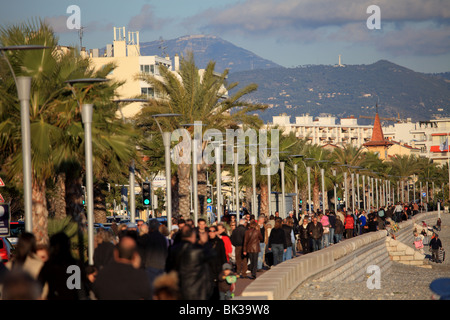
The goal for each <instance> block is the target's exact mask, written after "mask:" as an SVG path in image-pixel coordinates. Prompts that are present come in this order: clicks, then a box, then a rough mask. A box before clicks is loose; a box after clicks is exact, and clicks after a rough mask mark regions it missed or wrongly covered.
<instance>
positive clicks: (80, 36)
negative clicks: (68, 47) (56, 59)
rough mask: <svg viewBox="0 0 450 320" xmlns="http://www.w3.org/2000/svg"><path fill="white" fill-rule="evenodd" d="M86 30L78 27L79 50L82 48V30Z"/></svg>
mask: <svg viewBox="0 0 450 320" xmlns="http://www.w3.org/2000/svg"><path fill="white" fill-rule="evenodd" d="M84 29H86V27H83V26H80V29H78V37H79V38H80V50H81V48H83V30H84Z"/></svg>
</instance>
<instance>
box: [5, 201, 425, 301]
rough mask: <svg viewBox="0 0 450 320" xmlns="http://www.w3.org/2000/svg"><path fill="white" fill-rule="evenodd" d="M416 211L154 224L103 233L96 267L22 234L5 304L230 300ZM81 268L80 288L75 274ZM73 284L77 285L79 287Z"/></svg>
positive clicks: (60, 246)
mask: <svg viewBox="0 0 450 320" xmlns="http://www.w3.org/2000/svg"><path fill="white" fill-rule="evenodd" d="M417 213H418V211H417V210H416V208H415V206H414V205H411V206H408V205H403V204H400V203H399V204H397V205H390V206H388V207H386V208H385V207H380V208H378V209H377V210H371V211H370V212H369V213H368V212H366V211H364V210H361V211H360V210H358V209H356V210H354V211H346V210H345V209H343V210H338V211H337V212H334V211H333V210H325V211H324V212H321V211H318V212H311V213H309V212H300V214H298V215H297V214H296V212H294V211H291V212H289V213H288V215H287V216H286V217H285V218H281V217H280V215H279V213H278V212H276V213H275V214H274V215H270V216H265V215H260V216H258V217H255V216H253V215H251V214H248V213H247V214H245V215H243V216H242V217H241V218H240V219H239V220H237V219H236V217H235V216H234V215H230V214H228V212H225V214H224V216H223V217H222V219H221V221H220V222H214V223H213V224H211V225H208V223H207V222H206V221H205V220H204V219H202V218H200V219H198V220H197V223H196V224H195V223H194V220H193V219H187V220H184V219H181V218H179V219H173V221H172V230H168V229H167V227H166V226H165V225H164V224H161V223H160V222H158V221H157V220H156V219H150V220H149V221H148V222H147V223H145V222H143V221H139V223H138V224H135V223H128V224H123V225H116V224H113V226H112V227H111V229H110V230H106V229H102V228H100V229H98V230H97V233H96V236H95V250H94V257H93V261H94V263H93V264H92V265H86V264H85V263H82V262H81V261H80V260H77V259H75V258H74V254H73V248H72V245H71V242H70V239H69V238H68V237H67V235H66V234H64V233H58V234H55V235H53V236H52V237H51V238H50V242H49V245H48V248H47V247H38V246H37V245H36V239H35V237H34V235H33V234H32V233H28V232H25V233H23V234H21V236H20V238H19V241H18V244H17V248H16V253H15V255H14V258H13V259H12V260H11V261H9V262H8V263H7V264H6V265H5V266H3V264H0V268H2V269H0V286H2V287H3V288H2V290H1V294H2V296H1V298H2V299H48V300H58V299H72V300H79V299H95V300H97V299H98V300H104V299H105V300H115V299H119V300H127V299H132V300H137V299H155V300H158V299H164V300H170V299H174V300H176V299H184V300H210V299H211V300H219V299H221V300H227V299H231V298H232V297H233V292H234V289H235V286H236V282H237V281H239V280H240V279H242V278H248V279H252V280H253V279H255V278H256V277H257V273H258V272H259V271H262V270H268V269H270V268H271V267H273V266H276V265H278V264H279V263H281V262H283V261H286V260H289V259H292V258H294V257H296V256H298V255H300V254H308V253H310V252H314V251H317V250H321V249H323V248H326V247H328V246H331V245H334V244H336V243H339V242H340V241H342V240H343V239H350V238H352V237H355V236H358V235H361V234H364V233H366V232H372V231H377V230H381V229H385V228H386V226H387V225H389V224H391V223H398V222H400V221H402V220H407V219H408V218H410V217H411V216H412V215H414V214H417ZM71 266H72V267H73V266H79V268H80V269H79V270H80V275H79V279H78V280H79V281H78V286H76V285H75V286H74V285H69V280H68V279H69V278H71V279H72V280H73V278H72V277H71V273H70V272H68V270H69V268H70V267H71ZM73 281H75V284H76V283H77V281H76V280H73Z"/></svg>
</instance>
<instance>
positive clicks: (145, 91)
mask: <svg viewBox="0 0 450 320" xmlns="http://www.w3.org/2000/svg"><path fill="white" fill-rule="evenodd" d="M141 94H142V95H146V96H147V98H149V97H154V96H155V90H154V89H153V88H148V87H145V88H141Z"/></svg>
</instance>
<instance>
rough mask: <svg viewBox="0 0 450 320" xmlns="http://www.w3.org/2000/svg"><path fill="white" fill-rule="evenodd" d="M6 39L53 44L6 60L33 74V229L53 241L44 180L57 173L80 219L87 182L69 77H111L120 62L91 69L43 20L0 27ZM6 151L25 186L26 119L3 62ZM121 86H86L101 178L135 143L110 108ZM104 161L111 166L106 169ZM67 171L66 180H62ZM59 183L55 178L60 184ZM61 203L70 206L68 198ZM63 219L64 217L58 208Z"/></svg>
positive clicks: (1, 124) (1, 130) (1, 142)
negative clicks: (61, 49)
mask: <svg viewBox="0 0 450 320" xmlns="http://www.w3.org/2000/svg"><path fill="white" fill-rule="evenodd" d="M0 44H1V45H3V46H7V45H14V44H45V45H46V46H49V47H51V49H45V50H39V51H34V52H31V51H30V52H26V51H23V52H11V53H9V56H8V59H9V61H10V62H11V65H12V67H13V69H15V73H16V74H17V75H30V76H32V77H33V81H32V88H31V107H30V123H31V124H30V128H31V148H32V175H33V185H32V190H33V194H32V198H33V199H32V200H33V232H34V233H35V235H36V237H37V239H38V240H39V241H40V242H43V243H46V242H47V241H48V234H47V217H48V210H47V199H46V184H47V181H48V180H49V179H54V178H55V177H58V175H59V174H61V176H59V177H58V178H57V179H56V181H57V185H59V186H60V191H59V192H61V194H62V193H63V192H64V190H63V188H62V186H63V183H62V180H61V179H65V193H66V194H65V201H66V205H65V207H66V208H65V209H66V213H67V214H69V215H71V216H74V217H76V216H78V215H79V214H80V213H81V212H82V211H83V207H82V204H81V198H82V197H81V184H82V171H83V164H84V150H83V147H84V144H83V141H84V132H83V128H82V124H81V115H80V109H79V106H78V105H77V104H76V102H75V101H74V98H73V96H72V93H71V90H70V88H69V87H68V85H67V84H66V82H65V81H66V80H69V79H73V78H89V77H105V76H106V75H107V74H108V73H109V72H110V71H111V70H112V69H113V67H114V66H112V65H108V66H106V67H105V68H104V69H102V70H100V71H95V72H94V71H93V70H92V69H91V68H89V61H88V60H87V59H83V58H81V57H80V56H79V55H77V54H76V53H75V52H74V51H69V52H68V53H66V54H61V53H60V52H59V51H58V50H55V48H56V46H57V38H56V37H55V35H54V33H53V31H52V30H51V29H50V28H49V27H48V26H47V25H46V24H45V23H43V22H41V21H38V22H37V23H33V22H32V23H28V24H26V23H24V24H21V25H17V26H12V27H8V28H0ZM0 72H1V73H0V78H1V79H4V81H2V82H0V95H1V97H0V108H1V111H2V112H1V115H0V137H1V139H0V149H1V150H2V152H4V153H6V154H7V156H6V157H5V158H3V159H4V162H3V165H4V166H5V167H7V168H8V169H7V174H8V177H9V178H10V179H14V181H16V182H17V183H19V184H20V183H21V181H20V177H21V172H22V159H21V157H22V153H21V140H20V137H21V135H20V119H19V117H20V116H19V115H20V113H19V112H18V109H19V107H18V105H19V104H18V101H17V98H16V93H15V88H14V82H13V80H12V77H11V76H10V74H9V70H8V69H7V68H5V67H4V65H0ZM119 85H120V83H109V84H102V85H95V86H92V87H90V88H88V89H86V88H85V90H82V91H81V92H82V94H81V95H80V96H79V97H78V98H81V97H83V98H84V99H89V101H91V102H94V104H95V106H96V108H97V110H96V111H97V112H95V113H94V119H93V122H94V129H93V145H94V148H93V149H94V159H95V160H94V170H95V172H96V173H97V174H96V176H97V177H102V176H105V172H106V171H108V172H110V171H113V170H114V169H117V170H118V168H120V167H123V163H124V161H127V160H128V159H129V158H130V156H131V155H134V153H135V151H134V149H135V148H134V146H133V144H131V143H130V142H132V140H131V139H130V138H129V137H130V133H129V128H126V127H124V126H123V125H122V124H120V123H119V122H118V121H116V120H114V112H113V111H111V110H112V108H111V103H112V102H111V97H112V96H113V94H114V92H115V89H116V88H117V87H118V86H119ZM106 166H107V167H108V170H106V169H105V168H106ZM64 176H65V177H64ZM56 181H54V182H56ZM58 202H59V205H58V206H57V207H58V208H60V209H59V210H62V208H64V204H63V200H62V199H61V198H59V200H58ZM58 216H61V217H63V216H64V214H63V213H61V212H58Z"/></svg>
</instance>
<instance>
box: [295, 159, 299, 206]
mask: <svg viewBox="0 0 450 320" xmlns="http://www.w3.org/2000/svg"><path fill="white" fill-rule="evenodd" d="M297 172H298V165H297V164H294V175H295V178H294V192H295V211H294V212H295V214H296V215H298V208H299V203H298V181H297V180H298V179H297Z"/></svg>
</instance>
